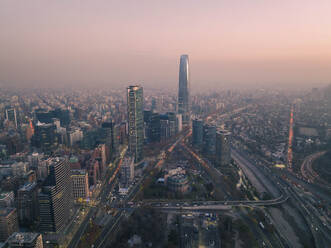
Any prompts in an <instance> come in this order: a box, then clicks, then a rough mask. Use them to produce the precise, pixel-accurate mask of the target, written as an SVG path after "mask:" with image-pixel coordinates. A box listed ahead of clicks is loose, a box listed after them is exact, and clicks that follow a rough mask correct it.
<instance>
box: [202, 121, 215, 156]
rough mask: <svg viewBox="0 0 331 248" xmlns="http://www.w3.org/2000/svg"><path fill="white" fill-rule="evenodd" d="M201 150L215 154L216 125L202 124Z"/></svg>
mask: <svg viewBox="0 0 331 248" xmlns="http://www.w3.org/2000/svg"><path fill="white" fill-rule="evenodd" d="M203 152H205V153H206V154H208V155H215V152H216V127H215V126H214V125H211V124H205V125H204V126H203Z"/></svg>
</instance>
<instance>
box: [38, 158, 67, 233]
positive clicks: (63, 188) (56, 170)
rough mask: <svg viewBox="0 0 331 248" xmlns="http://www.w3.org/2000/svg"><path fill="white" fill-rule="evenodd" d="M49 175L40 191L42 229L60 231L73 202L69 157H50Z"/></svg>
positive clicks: (44, 230)
mask: <svg viewBox="0 0 331 248" xmlns="http://www.w3.org/2000/svg"><path fill="white" fill-rule="evenodd" d="M49 162H50V165H49V176H48V178H47V179H46V182H45V184H44V185H43V187H42V191H41V193H39V196H38V198H39V211H40V230H41V231H43V232H58V231H59V230H61V229H62V228H63V227H64V226H65V223H66V222H67V221H68V220H69V218H70V211H71V208H72V204H73V196H72V182H71V177H70V166H69V162H68V160H67V159H64V158H52V159H50V161H49Z"/></svg>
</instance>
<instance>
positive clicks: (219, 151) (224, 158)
mask: <svg viewBox="0 0 331 248" xmlns="http://www.w3.org/2000/svg"><path fill="white" fill-rule="evenodd" d="M216 162H217V164H218V165H220V166H224V165H228V164H229V163H230V162H231V133H230V132H228V131H225V130H221V131H218V132H216Z"/></svg>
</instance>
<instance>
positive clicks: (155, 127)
mask: <svg viewBox="0 0 331 248" xmlns="http://www.w3.org/2000/svg"><path fill="white" fill-rule="evenodd" d="M150 128H151V130H150V132H151V134H150V141H151V142H160V141H161V122H160V115H159V114H158V113H153V114H152V116H151V123H150Z"/></svg>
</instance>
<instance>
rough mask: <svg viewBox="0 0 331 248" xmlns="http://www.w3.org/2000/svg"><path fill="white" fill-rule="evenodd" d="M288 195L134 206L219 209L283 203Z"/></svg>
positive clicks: (150, 202) (137, 205)
mask: <svg viewBox="0 0 331 248" xmlns="http://www.w3.org/2000/svg"><path fill="white" fill-rule="evenodd" d="M288 198H289V197H288V195H285V194H282V195H281V196H279V197H277V198H274V199H270V200H258V201H251V200H247V201H245V200H244V201H193V202H182V201H144V202H139V203H133V205H132V206H131V207H132V208H135V207H139V206H150V207H152V208H155V209H159V210H162V211H163V210H165V211H198V212H199V211H217V210H230V209H231V208H232V207H262V206H264V207H267V206H276V205H281V204H283V203H284V202H286V201H287V200H288Z"/></svg>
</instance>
